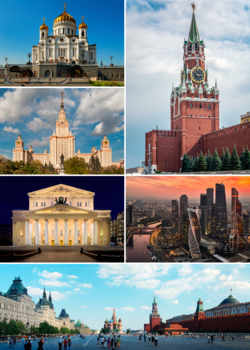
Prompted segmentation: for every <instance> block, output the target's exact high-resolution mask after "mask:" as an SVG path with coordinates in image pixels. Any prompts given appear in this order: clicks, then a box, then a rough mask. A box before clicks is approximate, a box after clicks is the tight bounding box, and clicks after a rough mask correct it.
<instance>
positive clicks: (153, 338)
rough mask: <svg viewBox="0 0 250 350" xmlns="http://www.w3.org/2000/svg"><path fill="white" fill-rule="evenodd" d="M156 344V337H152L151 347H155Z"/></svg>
mask: <svg viewBox="0 0 250 350" xmlns="http://www.w3.org/2000/svg"><path fill="white" fill-rule="evenodd" d="M154 343H155V337H154V335H152V338H151V345H152V346H153V345H154Z"/></svg>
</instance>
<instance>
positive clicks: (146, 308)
mask: <svg viewBox="0 0 250 350" xmlns="http://www.w3.org/2000/svg"><path fill="white" fill-rule="evenodd" d="M140 309H142V310H151V307H150V306H140Z"/></svg>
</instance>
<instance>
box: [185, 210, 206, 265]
mask: <svg viewBox="0 0 250 350" xmlns="http://www.w3.org/2000/svg"><path fill="white" fill-rule="evenodd" d="M187 210H188V216H189V222H190V223H189V228H188V245H189V252H190V254H191V257H192V259H198V258H200V256H201V251H200V243H201V235H202V233H201V225H200V217H201V209H199V208H191V207H189V208H188V209H187Z"/></svg>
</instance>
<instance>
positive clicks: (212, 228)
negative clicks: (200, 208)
mask: <svg viewBox="0 0 250 350" xmlns="http://www.w3.org/2000/svg"><path fill="white" fill-rule="evenodd" d="M215 213H216V206H215V204H212V205H211V219H210V224H209V229H210V233H209V235H210V236H211V237H214V238H215V237H216V215H215Z"/></svg>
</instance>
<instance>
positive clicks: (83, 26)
mask: <svg viewBox="0 0 250 350" xmlns="http://www.w3.org/2000/svg"><path fill="white" fill-rule="evenodd" d="M87 27H88V26H87V24H86V23H84V22H82V23H81V24H80V25H79V27H78V28H87Z"/></svg>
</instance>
